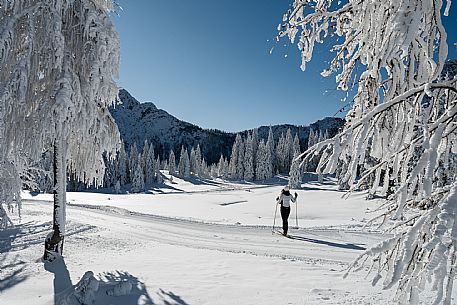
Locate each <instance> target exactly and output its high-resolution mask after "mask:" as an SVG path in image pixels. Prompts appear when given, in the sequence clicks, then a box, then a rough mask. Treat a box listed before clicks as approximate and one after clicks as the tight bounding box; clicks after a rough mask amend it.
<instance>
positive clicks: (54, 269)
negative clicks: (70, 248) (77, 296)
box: [44, 256, 74, 305]
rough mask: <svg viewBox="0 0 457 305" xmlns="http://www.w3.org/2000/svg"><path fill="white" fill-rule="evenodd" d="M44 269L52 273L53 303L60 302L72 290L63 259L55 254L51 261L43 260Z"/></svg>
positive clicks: (68, 273)
mask: <svg viewBox="0 0 457 305" xmlns="http://www.w3.org/2000/svg"><path fill="white" fill-rule="evenodd" d="M44 269H45V270H46V271H48V272H51V273H53V274H54V280H53V286H54V305H59V304H61V302H62V300H63V299H64V298H65V297H66V296H67V295H69V294H71V293H72V292H73V291H74V287H73V283H72V282H71V277H70V272H69V271H68V268H67V265H66V264H65V260H64V258H63V257H61V256H57V257H56V259H55V260H53V261H52V262H47V261H45V262H44Z"/></svg>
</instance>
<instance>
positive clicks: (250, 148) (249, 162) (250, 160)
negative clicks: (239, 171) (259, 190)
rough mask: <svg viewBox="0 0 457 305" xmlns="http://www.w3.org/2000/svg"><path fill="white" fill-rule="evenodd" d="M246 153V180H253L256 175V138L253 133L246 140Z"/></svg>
mask: <svg viewBox="0 0 457 305" xmlns="http://www.w3.org/2000/svg"><path fill="white" fill-rule="evenodd" d="M244 146H245V153H244V166H243V167H244V180H246V181H253V180H254V177H255V173H254V167H255V165H254V162H255V159H254V139H253V136H252V134H248V136H247V138H246V141H245V145H244Z"/></svg>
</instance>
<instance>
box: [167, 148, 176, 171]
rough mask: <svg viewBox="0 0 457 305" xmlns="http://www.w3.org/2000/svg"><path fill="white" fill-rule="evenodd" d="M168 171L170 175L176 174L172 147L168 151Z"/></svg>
mask: <svg viewBox="0 0 457 305" xmlns="http://www.w3.org/2000/svg"><path fill="white" fill-rule="evenodd" d="M168 171H169V173H170V175H172V176H173V175H175V174H176V157H175V153H174V152H173V149H172V150H171V151H170V155H169V157H168Z"/></svg>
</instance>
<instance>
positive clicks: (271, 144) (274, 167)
mask: <svg viewBox="0 0 457 305" xmlns="http://www.w3.org/2000/svg"><path fill="white" fill-rule="evenodd" d="M266 144H267V147H268V148H269V150H270V155H271V163H272V165H271V166H272V167H271V169H272V172H271V174H272V175H274V174H275V173H276V170H277V162H276V150H275V139H274V137H273V129H272V128H271V126H270V128H269V129H268V139H267V143H266Z"/></svg>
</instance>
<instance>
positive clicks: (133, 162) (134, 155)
mask: <svg viewBox="0 0 457 305" xmlns="http://www.w3.org/2000/svg"><path fill="white" fill-rule="evenodd" d="M138 165H139V154H138V149H137V147H136V143H135V142H133V145H132V147H131V149H130V155H129V169H130V175H129V176H130V181H131V182H133V179H134V178H135V171H136V168H137V166H138ZM140 166H141V164H140Z"/></svg>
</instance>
